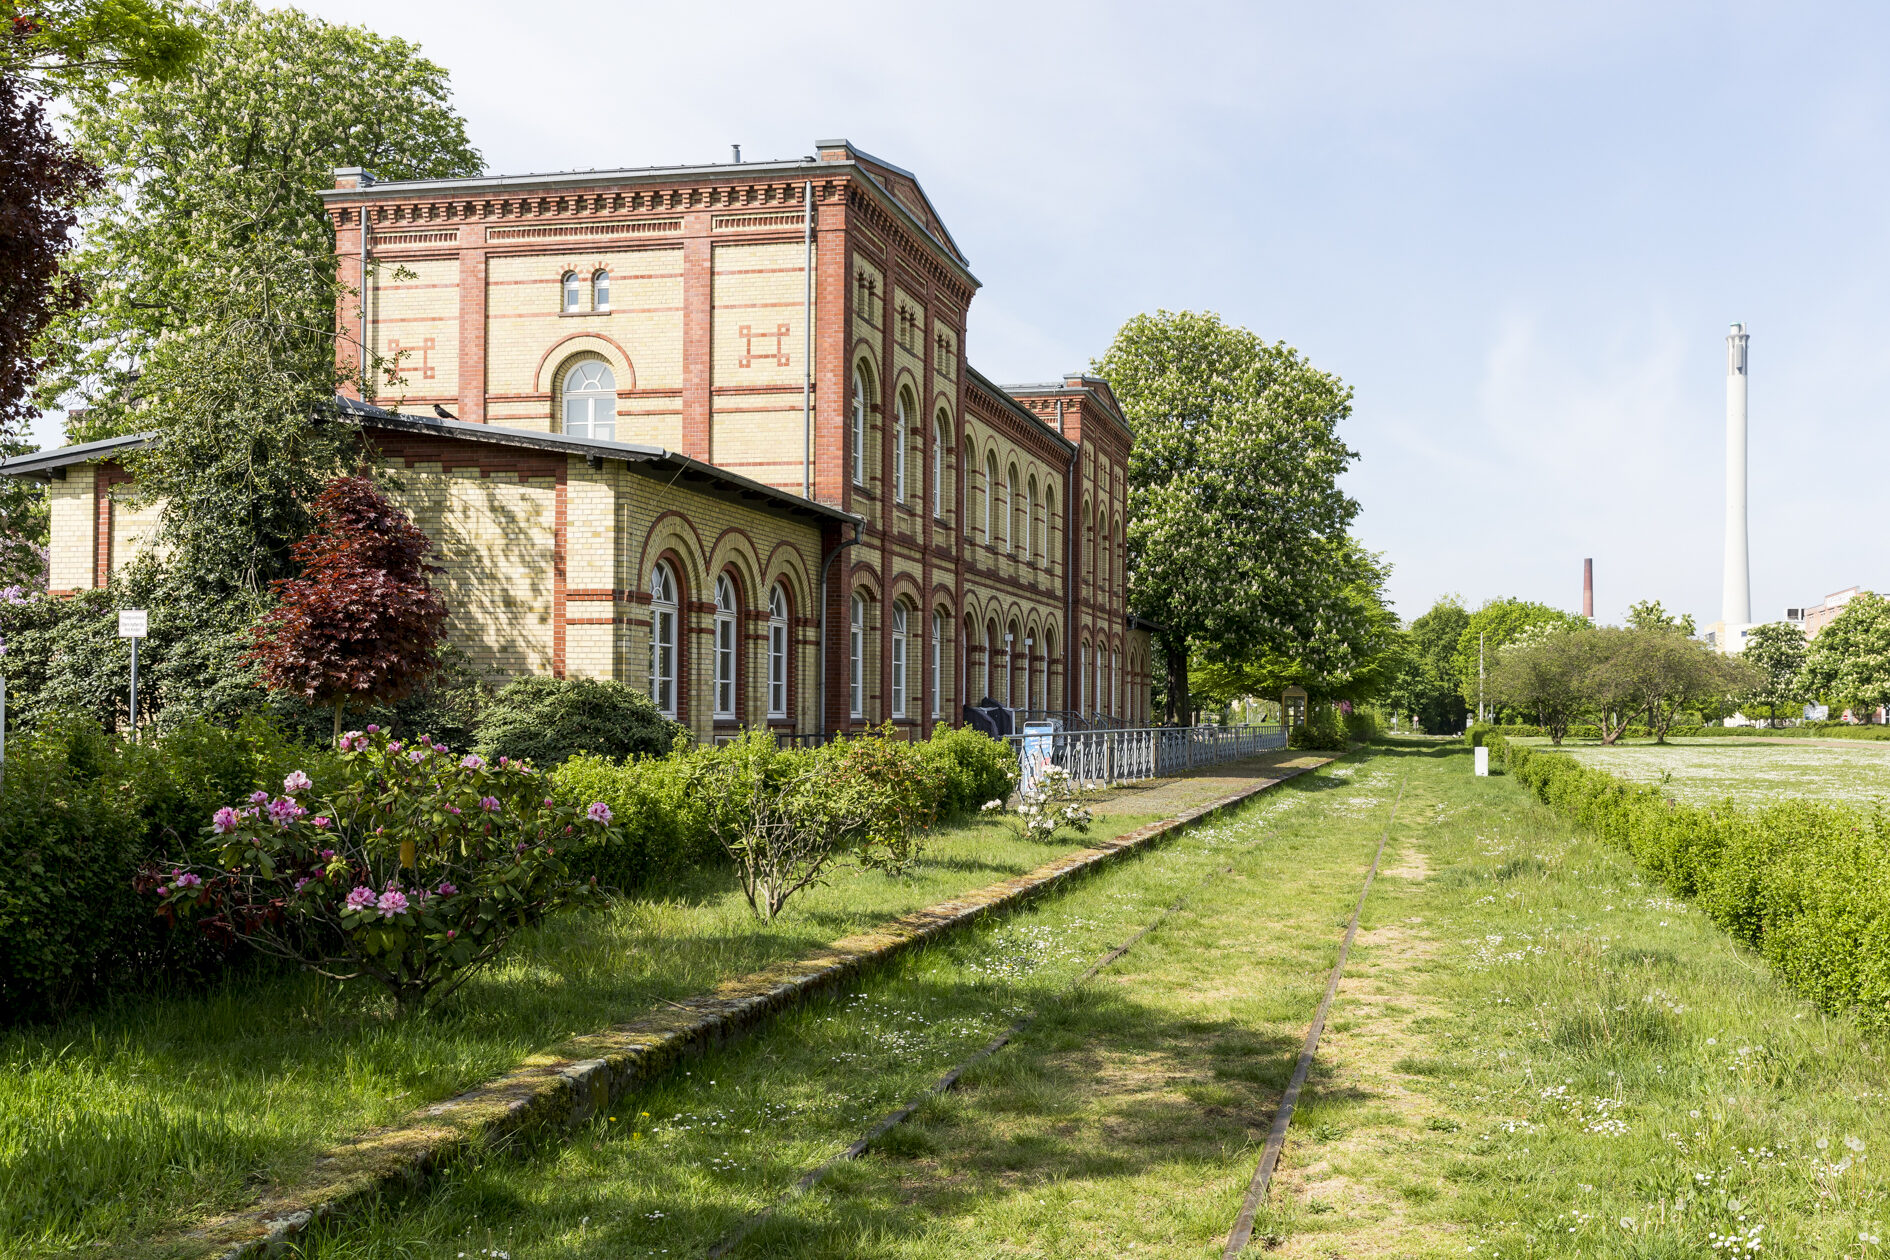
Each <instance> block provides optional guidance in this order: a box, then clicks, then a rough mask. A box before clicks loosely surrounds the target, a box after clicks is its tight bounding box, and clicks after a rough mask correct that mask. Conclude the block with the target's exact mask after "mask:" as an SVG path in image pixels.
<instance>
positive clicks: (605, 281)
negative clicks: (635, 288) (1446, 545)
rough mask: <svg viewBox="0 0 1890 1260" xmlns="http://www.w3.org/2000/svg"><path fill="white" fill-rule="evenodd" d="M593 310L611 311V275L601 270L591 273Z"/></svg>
mask: <svg viewBox="0 0 1890 1260" xmlns="http://www.w3.org/2000/svg"><path fill="white" fill-rule="evenodd" d="M591 309H592V310H594V311H607V310H609V309H610V273H609V272H608V271H604V270H602V269H601V268H600V269H599V270H597V271H594V272H592V273H591Z"/></svg>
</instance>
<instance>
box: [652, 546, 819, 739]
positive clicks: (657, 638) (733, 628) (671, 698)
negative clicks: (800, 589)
mask: <svg viewBox="0 0 1890 1260" xmlns="http://www.w3.org/2000/svg"><path fill="white" fill-rule="evenodd" d="M679 608H680V603H679V600H678V597H677V585H676V574H675V571H674V570H673V569H672V568H671V567H670V566H669V563H668V562H667V561H660V562H658V563H657V565H656V566H655V567H654V568H653V569H651V570H650V703H652V704H654V705H655V706H656V708H657V710H658V711H659V712H661V713H662V714H663V715H664V716H666V717H670V718H674V717H675V716H676V714H677V708H678V700H679V696H678V687H677V672H678V671H677V664H678V649H679V641H678V635H677V629H678V626H677V618H678V613H679ZM740 615H741V609H740V605H739V602H738V600H737V597H736V592H735V582H734V580H733V579H732V578H730V577H729V576H728V575H727V574H724V575H723V576H721V577H719V578H717V579H716V580H715V628H714V629H715V634H714V639H713V643H714V648H713V651H714V661H713V665H714V669H713V674H714V701H715V716H716V717H717V718H718V719H722V720H724V721H728V720H733V719H734V717H735V716H736V711H737V710H736V702H737V697H738V695H739V692H738V684H739V677H740V674H739V660H740V652H741V626H740ZM787 710H788V601H787V593H786V591H785V590H783V589H782V587H781V585H780V584H779V583H777V584H776V585H775V587H774V589H773V590H772V591H771V592H769V596H768V716H769V717H786V716H787Z"/></svg>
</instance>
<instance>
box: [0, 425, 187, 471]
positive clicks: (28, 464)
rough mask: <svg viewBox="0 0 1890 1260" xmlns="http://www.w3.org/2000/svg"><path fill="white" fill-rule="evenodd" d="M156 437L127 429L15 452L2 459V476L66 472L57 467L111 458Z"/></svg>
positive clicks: (137, 447)
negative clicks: (73, 443)
mask: <svg viewBox="0 0 1890 1260" xmlns="http://www.w3.org/2000/svg"><path fill="white" fill-rule="evenodd" d="M156 437H157V434H155V433H127V434H124V435H122V436H120V437H109V438H102V439H100V440H99V441H97V442H81V443H80V444H79V445H77V446H56V447H54V448H53V449H52V450H50V451H33V452H31V453H30V454H26V455H13V456H10V457H8V458H6V459H0V476H4V477H39V478H41V479H44V478H46V477H51V476H63V475H64V474H62V473H57V472H56V471H55V470H57V469H62V468H66V467H69V466H70V465H73V464H89V463H91V462H92V461H93V460H96V459H110V458H111V457H112V456H113V455H116V454H118V453H119V452H120V451H135V450H137V449H139V448H140V447H144V446H149V445H150V444H151V442H152V440H153V439H154V438H156Z"/></svg>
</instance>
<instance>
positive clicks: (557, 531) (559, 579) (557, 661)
mask: <svg viewBox="0 0 1890 1260" xmlns="http://www.w3.org/2000/svg"><path fill="white" fill-rule="evenodd" d="M565 480H566V465H565V464H564V463H563V462H560V463H559V465H558V484H557V488H556V489H555V491H554V492H553V496H552V502H553V505H554V506H553V507H552V517H551V676H552V677H553V678H563V677H564V649H565V638H566V635H565V625H566V621H565V615H564V599H565V585H564V582H565V536H566V532H567V531H566V528H565V500H566V493H565Z"/></svg>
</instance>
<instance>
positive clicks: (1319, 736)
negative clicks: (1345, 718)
mask: <svg viewBox="0 0 1890 1260" xmlns="http://www.w3.org/2000/svg"><path fill="white" fill-rule="evenodd" d="M1286 746H1287V747H1288V748H1305V749H1312V750H1315V751H1321V752H1344V751H1345V749H1346V748H1347V747H1348V744H1347V742H1346V734H1345V726H1344V724H1343V723H1342V722H1341V721H1340V718H1339V711H1338V710H1337V709H1336V708H1334V707H1333V706H1331V705H1329V704H1318V705H1313V706H1312V708H1311V710H1310V711H1309V712H1308V713H1307V715H1306V720H1305V721H1304V722H1301V723H1300V724H1299V725H1297V726H1295V727H1294V728H1293V729H1292V730H1290V731H1288V732H1287V735H1286Z"/></svg>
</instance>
